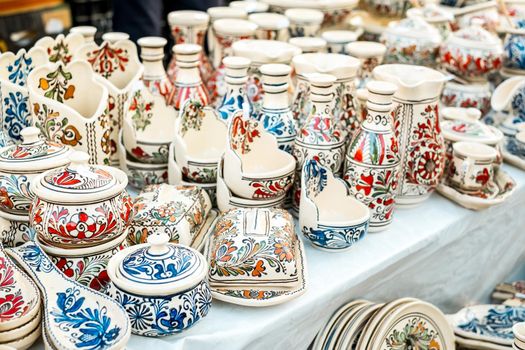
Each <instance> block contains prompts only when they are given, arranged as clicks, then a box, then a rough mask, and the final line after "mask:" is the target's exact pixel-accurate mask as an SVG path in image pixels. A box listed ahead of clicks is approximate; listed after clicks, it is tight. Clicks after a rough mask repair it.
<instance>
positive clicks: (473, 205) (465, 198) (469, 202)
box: [437, 169, 516, 210]
mask: <svg viewBox="0 0 525 350" xmlns="http://www.w3.org/2000/svg"><path fill="white" fill-rule="evenodd" d="M494 180H495V181H494V182H493V183H491V184H490V185H489V187H488V189H487V190H484V191H480V192H478V193H476V194H464V193H461V192H459V191H458V190H456V189H455V188H453V187H451V186H450V185H449V183H448V181H447V180H445V181H444V182H442V183H440V184H439V186H438V187H437V191H438V192H439V193H440V194H441V195H442V196H444V197H446V198H448V199H450V200H451V201H453V202H456V203H457V204H459V205H461V206H462V207H465V208H467V209H472V210H482V209H486V208H488V207H491V206H493V205H496V204H500V203H502V202H503V201H505V199H507V198H508V197H509V196H510V195H512V193H513V192H514V190H515V189H516V182H515V181H514V180H513V179H512V178H511V177H510V175H509V174H507V173H506V172H505V171H504V170H502V169H499V170H498V172H497V173H496V175H495V179H494Z"/></svg>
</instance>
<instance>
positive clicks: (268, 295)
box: [205, 239, 308, 307]
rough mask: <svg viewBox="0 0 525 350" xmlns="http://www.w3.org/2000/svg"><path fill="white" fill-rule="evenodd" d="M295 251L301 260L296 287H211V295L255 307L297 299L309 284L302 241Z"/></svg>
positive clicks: (229, 301)
mask: <svg viewBox="0 0 525 350" xmlns="http://www.w3.org/2000/svg"><path fill="white" fill-rule="evenodd" d="M208 246H209V245H208ZM294 250H295V253H294V256H298V257H299V259H297V270H298V271H299V272H300V273H299V276H298V277H299V280H298V283H297V285H296V286H295V287H292V288H278V287H273V286H272V287H268V288H264V289H263V288H257V286H254V288H251V289H223V288H220V289H219V288H214V287H213V286H210V288H211V295H212V296H213V297H214V298H215V299H217V300H222V301H225V302H228V303H232V304H238V305H243V306H255V307H261V306H270V305H277V304H281V303H284V302H286V301H289V300H291V299H294V298H297V297H298V296H300V295H302V294H303V293H304V292H305V291H306V287H307V284H308V282H307V280H308V274H307V270H306V259H305V254H304V246H303V242H302V240H301V239H297V244H296V245H295V249H294ZM205 256H209V254H208V253H207V252H206V254H205Z"/></svg>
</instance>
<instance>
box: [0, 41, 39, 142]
mask: <svg viewBox="0 0 525 350" xmlns="http://www.w3.org/2000/svg"><path fill="white" fill-rule="evenodd" d="M45 63H47V55H46V52H45V51H44V49H42V48H38V47H33V48H31V49H30V50H29V51H26V50H24V49H21V50H20V51H18V52H17V53H16V54H14V53H12V52H5V53H3V54H1V55H0V101H1V102H2V103H1V105H2V107H1V108H0V115H1V119H2V125H1V127H0V134H2V135H3V138H2V139H0V146H1V147H4V146H7V143H9V142H10V141H13V142H19V141H21V140H22V138H21V135H20V131H22V129H23V128H25V127H27V126H30V125H31V121H32V120H31V106H30V103H29V91H28V90H27V76H28V75H29V73H31V71H32V70H33V69H34V68H35V67H38V66H41V65H43V64H45ZM2 141H3V142H2Z"/></svg>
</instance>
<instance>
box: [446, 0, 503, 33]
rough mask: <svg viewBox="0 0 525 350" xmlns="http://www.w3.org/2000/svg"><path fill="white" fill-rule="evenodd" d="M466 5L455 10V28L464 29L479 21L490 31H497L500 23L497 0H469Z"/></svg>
mask: <svg viewBox="0 0 525 350" xmlns="http://www.w3.org/2000/svg"><path fill="white" fill-rule="evenodd" d="M464 5H466V6H463V7H461V8H459V9H456V10H455V11H454V17H455V20H456V21H455V23H454V27H455V28H453V29H455V30H457V29H458V28H459V29H463V28H467V27H469V26H471V25H473V24H474V23H479V25H481V26H483V28H485V29H486V30H488V31H489V32H496V30H497V28H498V27H499V24H500V14H499V12H498V3H497V1H480V0H472V1H468V0H467V2H466V3H464ZM504 22H505V20H504Z"/></svg>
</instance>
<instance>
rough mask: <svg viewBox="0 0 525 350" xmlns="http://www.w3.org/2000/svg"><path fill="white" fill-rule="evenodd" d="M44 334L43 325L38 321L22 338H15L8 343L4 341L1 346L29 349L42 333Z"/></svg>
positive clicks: (17, 349) (18, 349)
mask: <svg viewBox="0 0 525 350" xmlns="http://www.w3.org/2000/svg"><path fill="white" fill-rule="evenodd" d="M41 334H42V326H41V324H40V323H38V324H37V325H36V326H35V328H33V329H32V330H31V331H30V332H29V333H27V334H25V335H23V336H22V337H20V338H17V339H14V340H12V341H9V342H7V343H3V344H1V345H0V346H6V347H7V348H8V349H16V350H25V349H29V348H30V347H31V345H33V344H34V343H35V342H36V341H37V340H38V338H40V335H41Z"/></svg>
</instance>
